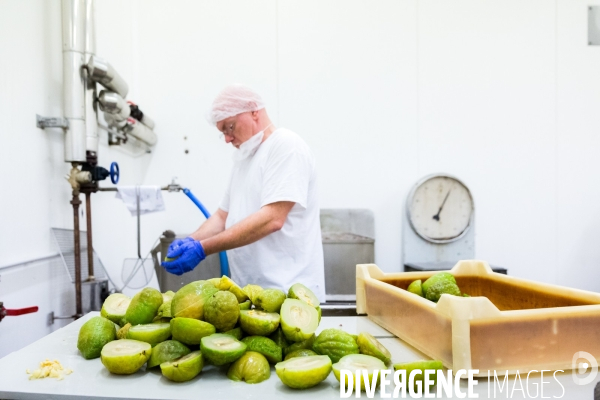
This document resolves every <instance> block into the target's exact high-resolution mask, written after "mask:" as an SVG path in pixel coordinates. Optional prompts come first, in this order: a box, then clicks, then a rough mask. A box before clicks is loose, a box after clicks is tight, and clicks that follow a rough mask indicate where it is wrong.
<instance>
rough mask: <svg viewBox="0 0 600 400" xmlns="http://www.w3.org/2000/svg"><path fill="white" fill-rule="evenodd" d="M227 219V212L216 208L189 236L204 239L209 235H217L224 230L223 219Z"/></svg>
mask: <svg viewBox="0 0 600 400" xmlns="http://www.w3.org/2000/svg"><path fill="white" fill-rule="evenodd" d="M226 219H227V213H226V212H225V211H223V210H221V209H218V210H217V211H216V212H215V213H214V214H213V215H211V216H210V218H209V219H207V220H206V221H205V222H204V223H203V224H202V225H200V228H198V229H197V230H196V232H194V233H192V234H191V235H190V236H191V237H192V238H194V239H195V240H204V239H207V238H209V237H212V236H215V235H218V234H219V233H221V232H223V231H224V230H225V221H226Z"/></svg>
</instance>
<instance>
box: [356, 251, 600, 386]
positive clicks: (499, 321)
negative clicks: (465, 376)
mask: <svg viewBox="0 0 600 400" xmlns="http://www.w3.org/2000/svg"><path fill="white" fill-rule="evenodd" d="M438 272H439V271H434V272H403V273H390V274H386V273H383V272H382V271H381V270H380V269H379V268H378V267H377V265H375V264H359V265H357V266H356V310H357V313H358V314H367V315H368V317H369V319H371V320H372V321H374V322H376V323H377V324H379V325H380V326H382V327H383V328H385V329H387V330H389V331H390V332H392V333H393V334H395V335H397V336H398V337H399V338H400V339H402V340H404V341H406V342H407V343H408V344H410V345H412V346H414V347H415V348H417V349H418V350H420V351H422V352H423V353H425V354H427V355H428V356H430V357H431V358H433V359H438V360H441V361H442V362H443V363H444V366H445V367H447V368H451V369H452V370H453V371H457V370H459V369H478V370H479V374H477V375H476V376H487V374H488V370H489V371H493V370H495V371H496V372H497V374H498V375H501V374H502V375H504V374H506V372H507V371H508V374H515V373H516V372H517V371H519V373H521V374H522V373H523V372H528V371H530V370H538V371H539V370H541V369H545V370H559V369H562V370H569V369H572V368H573V366H572V364H573V362H574V360H573V357H574V355H575V354H576V353H577V352H580V351H585V352H587V353H590V354H592V355H593V356H594V357H595V358H596V360H597V361H600V294H599V293H593V292H587V291H583V290H577V289H570V288H566V287H562V286H557V285H550V284H543V283H539V282H535V281H529V280H525V279H519V278H515V277H511V276H506V275H503V274H497V273H494V272H493V271H492V270H491V268H490V267H489V265H488V264H487V263H486V262H484V261H471V260H469V261H460V262H458V263H457V264H456V265H455V266H454V268H452V270H450V271H449V272H450V273H452V274H453V275H454V276H455V278H456V281H457V283H458V286H459V288H460V289H461V291H462V292H463V293H468V294H469V295H471V296H472V297H457V296H451V295H446V294H445V295H442V297H441V299H440V301H439V302H438V303H433V302H431V301H429V300H427V299H425V298H423V297H420V296H417V295H415V294H413V293H410V292H408V291H407V290H406V288H407V287H408V285H409V284H410V283H411V282H412V281H414V280H416V279H421V280H423V281H424V280H425V279H427V278H428V277H430V276H432V275H434V274H436V273H438ZM492 374H493V372H492Z"/></svg>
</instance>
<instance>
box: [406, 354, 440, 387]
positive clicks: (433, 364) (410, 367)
mask: <svg viewBox="0 0 600 400" xmlns="http://www.w3.org/2000/svg"><path fill="white" fill-rule="evenodd" d="M415 369H420V370H421V373H420V374H415V376H414V386H413V387H414V390H415V391H416V390H417V389H418V386H417V382H421V385H424V381H425V376H424V373H425V370H434V371H436V373H434V374H431V375H429V376H430V378H431V381H432V382H433V386H435V384H436V383H437V370H443V369H444V365H443V364H442V362H441V361H439V360H420V361H413V362H409V363H398V364H394V370H395V371H400V370H405V371H406V381H407V382H408V378H409V376H410V373H411V372H412V371H414V370H415ZM421 387H423V386H421Z"/></svg>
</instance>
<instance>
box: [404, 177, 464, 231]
mask: <svg viewBox="0 0 600 400" xmlns="http://www.w3.org/2000/svg"><path fill="white" fill-rule="evenodd" d="M406 208H407V213H408V220H409V221H410V226H411V228H412V229H413V230H414V231H415V232H416V233H417V234H418V235H419V236H420V237H422V238H423V239H425V240H427V241H428V242H432V243H449V242H453V241H455V240H457V239H459V238H461V237H462V236H464V235H465V234H466V233H467V231H468V230H469V228H470V227H471V221H472V219H473V211H474V204H473V197H471V192H470V191H469V189H468V188H467V187H466V186H465V184H464V183H462V182H461V181H460V180H458V179H457V178H455V177H453V176H450V175H445V174H434V175H430V176H427V177H425V178H423V179H422V180H420V181H419V182H417V184H416V185H415V187H414V188H413V189H412V190H411V192H410V193H409V195H408V201H407V205H406Z"/></svg>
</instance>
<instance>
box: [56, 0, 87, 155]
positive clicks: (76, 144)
mask: <svg viewBox="0 0 600 400" xmlns="http://www.w3.org/2000/svg"><path fill="white" fill-rule="evenodd" d="M61 7H62V44H63V107H64V111H63V112H64V116H65V118H66V119H67V120H68V122H69V128H68V129H67V130H66V131H65V161H66V162H85V161H86V140H87V139H86V124H85V82H84V79H83V76H82V71H81V67H82V66H83V65H84V64H85V55H84V52H85V18H86V4H85V0H62V2H61Z"/></svg>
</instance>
